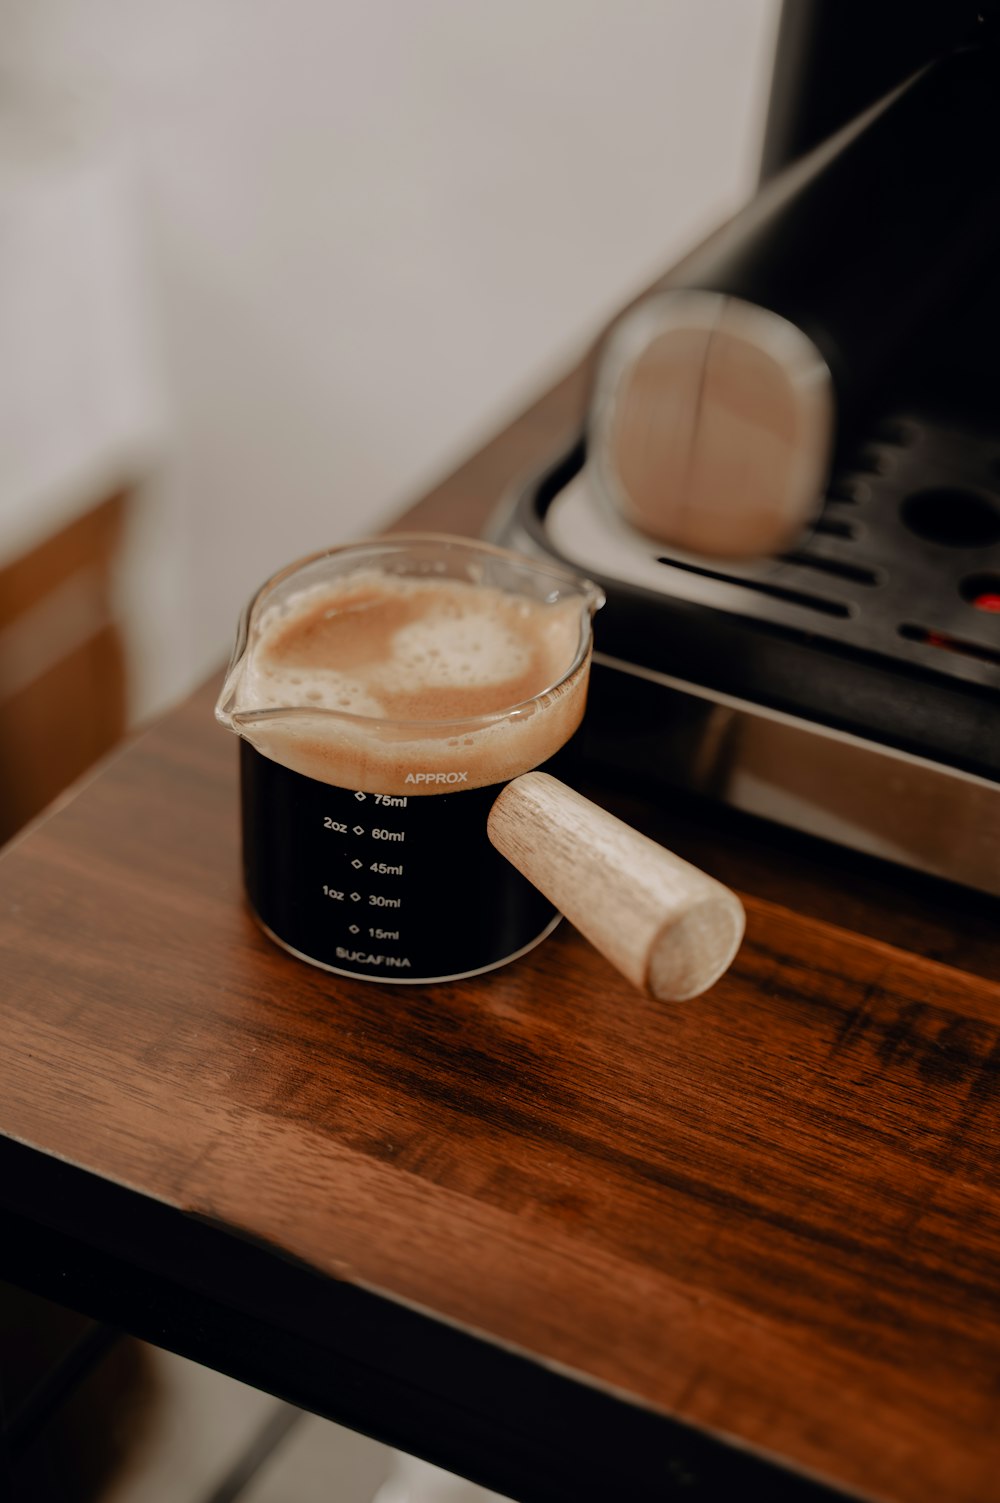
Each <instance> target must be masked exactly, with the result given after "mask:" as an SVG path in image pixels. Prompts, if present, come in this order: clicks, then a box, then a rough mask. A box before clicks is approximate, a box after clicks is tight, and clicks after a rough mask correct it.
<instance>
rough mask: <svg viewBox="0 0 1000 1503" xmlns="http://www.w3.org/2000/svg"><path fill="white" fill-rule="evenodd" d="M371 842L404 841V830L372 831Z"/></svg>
mask: <svg viewBox="0 0 1000 1503" xmlns="http://www.w3.org/2000/svg"><path fill="white" fill-rule="evenodd" d="M372 839H373V840H405V839H406V831H405V830H373V831H372Z"/></svg>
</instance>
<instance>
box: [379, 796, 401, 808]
mask: <svg viewBox="0 0 1000 1503" xmlns="http://www.w3.org/2000/svg"><path fill="white" fill-rule="evenodd" d="M375 802H376V803H377V804H385V805H386V806H387V808H389V809H405V808H406V798H405V796H404V797H402V798H396V796H395V795H394V794H392V793H376V795H375Z"/></svg>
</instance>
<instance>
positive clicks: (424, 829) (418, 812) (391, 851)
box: [240, 741, 560, 984]
mask: <svg viewBox="0 0 1000 1503" xmlns="http://www.w3.org/2000/svg"><path fill="white" fill-rule="evenodd" d="M240 759H241V786H242V810H243V866H244V878H245V882H246V889H247V895H248V897H249V900H250V906H251V909H252V911H253V913H254V916H255V917H256V919H257V921H258V922H259V923H260V925H261V927H262V929H263V930H264V932H265V933H266V934H268V935H269V936H270V937H271V938H272V939H273V940H275V941H276V942H277V943H278V944H279V945H281V946H282V947H283V948H284V949H286V950H288V951H289V952H290V953H291V954H293V955H296V956H298V958H299V959H301V960H306V961H308V962H309V963H310V964H311V965H315V966H319V967H321V968H322V969H323V970H327V971H333V972H335V973H337V974H339V975H345V976H363V977H365V978H367V979H368V980H373V981H387V982H393V983H400V982H403V983H409V984H416V983H420V984H427V983H429V982H433V981H451V980H460V979H462V978H463V977H467V976H475V975H479V974H480V973H482V972H485V971H490V970H494V969H496V968H497V967H498V966H502V965H506V964H507V963H508V962H510V961H511V960H516V959H517V958H518V957H519V956H520V955H523V954H525V952H526V951H528V950H530V949H532V948H533V947H534V946H535V945H536V944H538V943H539V942H540V941H541V940H543V939H544V938H545V936H546V935H547V934H549V933H550V932H551V930H552V929H554V928H555V926H556V924H557V923H558V921H559V917H560V916H559V914H558V913H557V912H556V910H555V908H554V907H553V905H552V904H551V903H550V902H549V901H548V899H547V898H544V897H543V896H542V894H541V893H540V892H538V890H537V888H534V887H532V885H531V883H530V882H528V881H527V880H526V879H525V878H524V877H522V876H521V874H520V872H518V871H517V870H516V869H515V868H514V867H513V866H511V864H510V862H509V861H507V860H506V858H505V857H503V856H501V855H500V853H499V851H496V850H495V849H494V848H493V846H492V845H491V844H490V841H489V837H488V836H487V833H486V821H487V817H488V815H489V811H490V809H491V808H492V806H493V802H494V800H495V799H496V797H497V795H498V794H499V793H500V791H501V789H502V788H503V786H504V785H503V784H502V783H497V784H494V785H492V786H490V787H488V788H472V789H467V790H462V789H460V790H458V791H456V792H447V793H439V794H421V795H416V796H414V795H393V796H390V795H387V794H379V793H371V792H369V791H367V790H366V789H354V788H336V787H332V786H331V785H330V784H327V783H321V782H317V781H316V780H315V779H313V778H307V777H304V776H303V775H302V774H301V773H298V772H293V771H292V770H291V769H290V768H287V767H283V766H282V765H281V764H280V763H278V762H273V761H271V760H270V758H268V757H265V756H263V755H262V754H261V753H260V752H258V751H257V750H256V749H255V748H254V747H253V746H251V745H250V744H249V742H247V741H241V743H240Z"/></svg>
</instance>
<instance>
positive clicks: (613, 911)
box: [487, 772, 745, 1002]
mask: <svg viewBox="0 0 1000 1503" xmlns="http://www.w3.org/2000/svg"><path fill="white" fill-rule="evenodd" d="M487 828H488V832H489V837H490V840H491V841H492V842H493V844H494V845H495V846H496V848H497V850H498V851H500V852H501V853H502V854H503V855H504V856H506V857H507V860H508V861H510V862H512V864H513V865H514V866H516V867H517V869H518V871H519V872H521V873H522V875H523V876H525V877H527V879H528V881H529V882H532V883H533V884H534V885H535V886H536V887H537V888H538V889H539V890H540V891H541V892H543V893H544V894H545V896H546V897H547V898H548V899H549V900H550V901H551V902H553V903H554V904H555V905H556V907H557V908H558V909H559V910H560V912H561V913H563V914H565V916H566V917H567V918H568V919H569V920H570V922H571V923H572V924H574V925H575V926H576V928H577V929H579V930H580V932H581V933H582V934H584V935H585V936H586V938H587V939H589V940H590V942H591V944H592V945H594V947H595V948H596V949H598V950H600V952H601V954H602V955H604V956H606V958H607V959H608V960H610V961H611V963H612V965H614V966H617V968H618V969H619V970H620V971H621V972H622V974H623V975H624V976H626V977H627V978H628V979H629V981H631V982H633V983H634V985H635V986H637V987H639V988H640V989H641V990H642V991H646V992H650V993H651V994H652V995H653V996H654V997H658V998H660V999H661V1000H662V1001H667V1002H683V1001H686V1000H687V999H688V998H689V997H697V996H698V995H699V994H700V993H701V992H704V991H707V990H708V988H709V987H710V986H711V985H712V984H713V983H714V982H716V981H717V980H718V979H719V977H720V976H721V975H722V974H723V972H724V971H726V970H727V969H728V967H729V966H730V964H731V963H732V961H733V958H734V957H735V955H736V952H737V950H738V949H739V947H740V942H741V940H742V938H743V929H744V923H745V916H744V913H743V906H742V904H741V903H740V900H739V898H737V896H736V894H735V893H733V892H730V891H729V889H728V888H727V887H724V886H723V885H722V883H721V882H716V881H715V879H714V878H713V877H709V876H707V875H706V874H705V873H704V872H701V871H699V870H698V869H697V867H694V866H691V865H690V864H689V863H688V862H687V861H682V860H681V858H680V857H679V856H675V855H673V854H672V852H670V851H667V850H665V849H664V848H663V847H662V846H659V845H657V844H656V842H655V841H653V840H649V839H648V838H647V837H646V836H645V835H640V834H639V832H638V831H637V830H633V829H631V828H630V826H628V825H626V824H623V823H622V821H621V820H620V819H616V818H615V817H614V815H612V814H608V813H607V811H606V810H604V809H601V808H598V806H597V805H596V804H593V803H591V802H590V800H589V799H585V798H583V797H582V796H581V795H580V794H579V793H575V792H574V791H573V789H571V788H567V787H566V785H565V784H564V783H560V782H559V781H558V780H557V779H556V778H553V777H550V776H549V775H548V773H544V772H528V773H525V774H524V775H523V776H522V777H519V778H515V779H514V781H513V782H511V783H509V784H508V785H507V787H506V788H505V789H504V790H503V792H502V793H501V794H500V796H499V797H498V798H497V800H496V802H495V803H494V805H493V808H492V809H491V810H490V815H489V821H488V826H487Z"/></svg>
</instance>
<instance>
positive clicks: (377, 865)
mask: <svg viewBox="0 0 1000 1503" xmlns="http://www.w3.org/2000/svg"><path fill="white" fill-rule="evenodd" d="M368 870H369V871H373V872H378V874H379V876H380V877H401V876H402V875H403V868H402V866H390V865H389V863H388V861H373V862H372V864H371V866H370V867H369V868H368Z"/></svg>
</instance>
